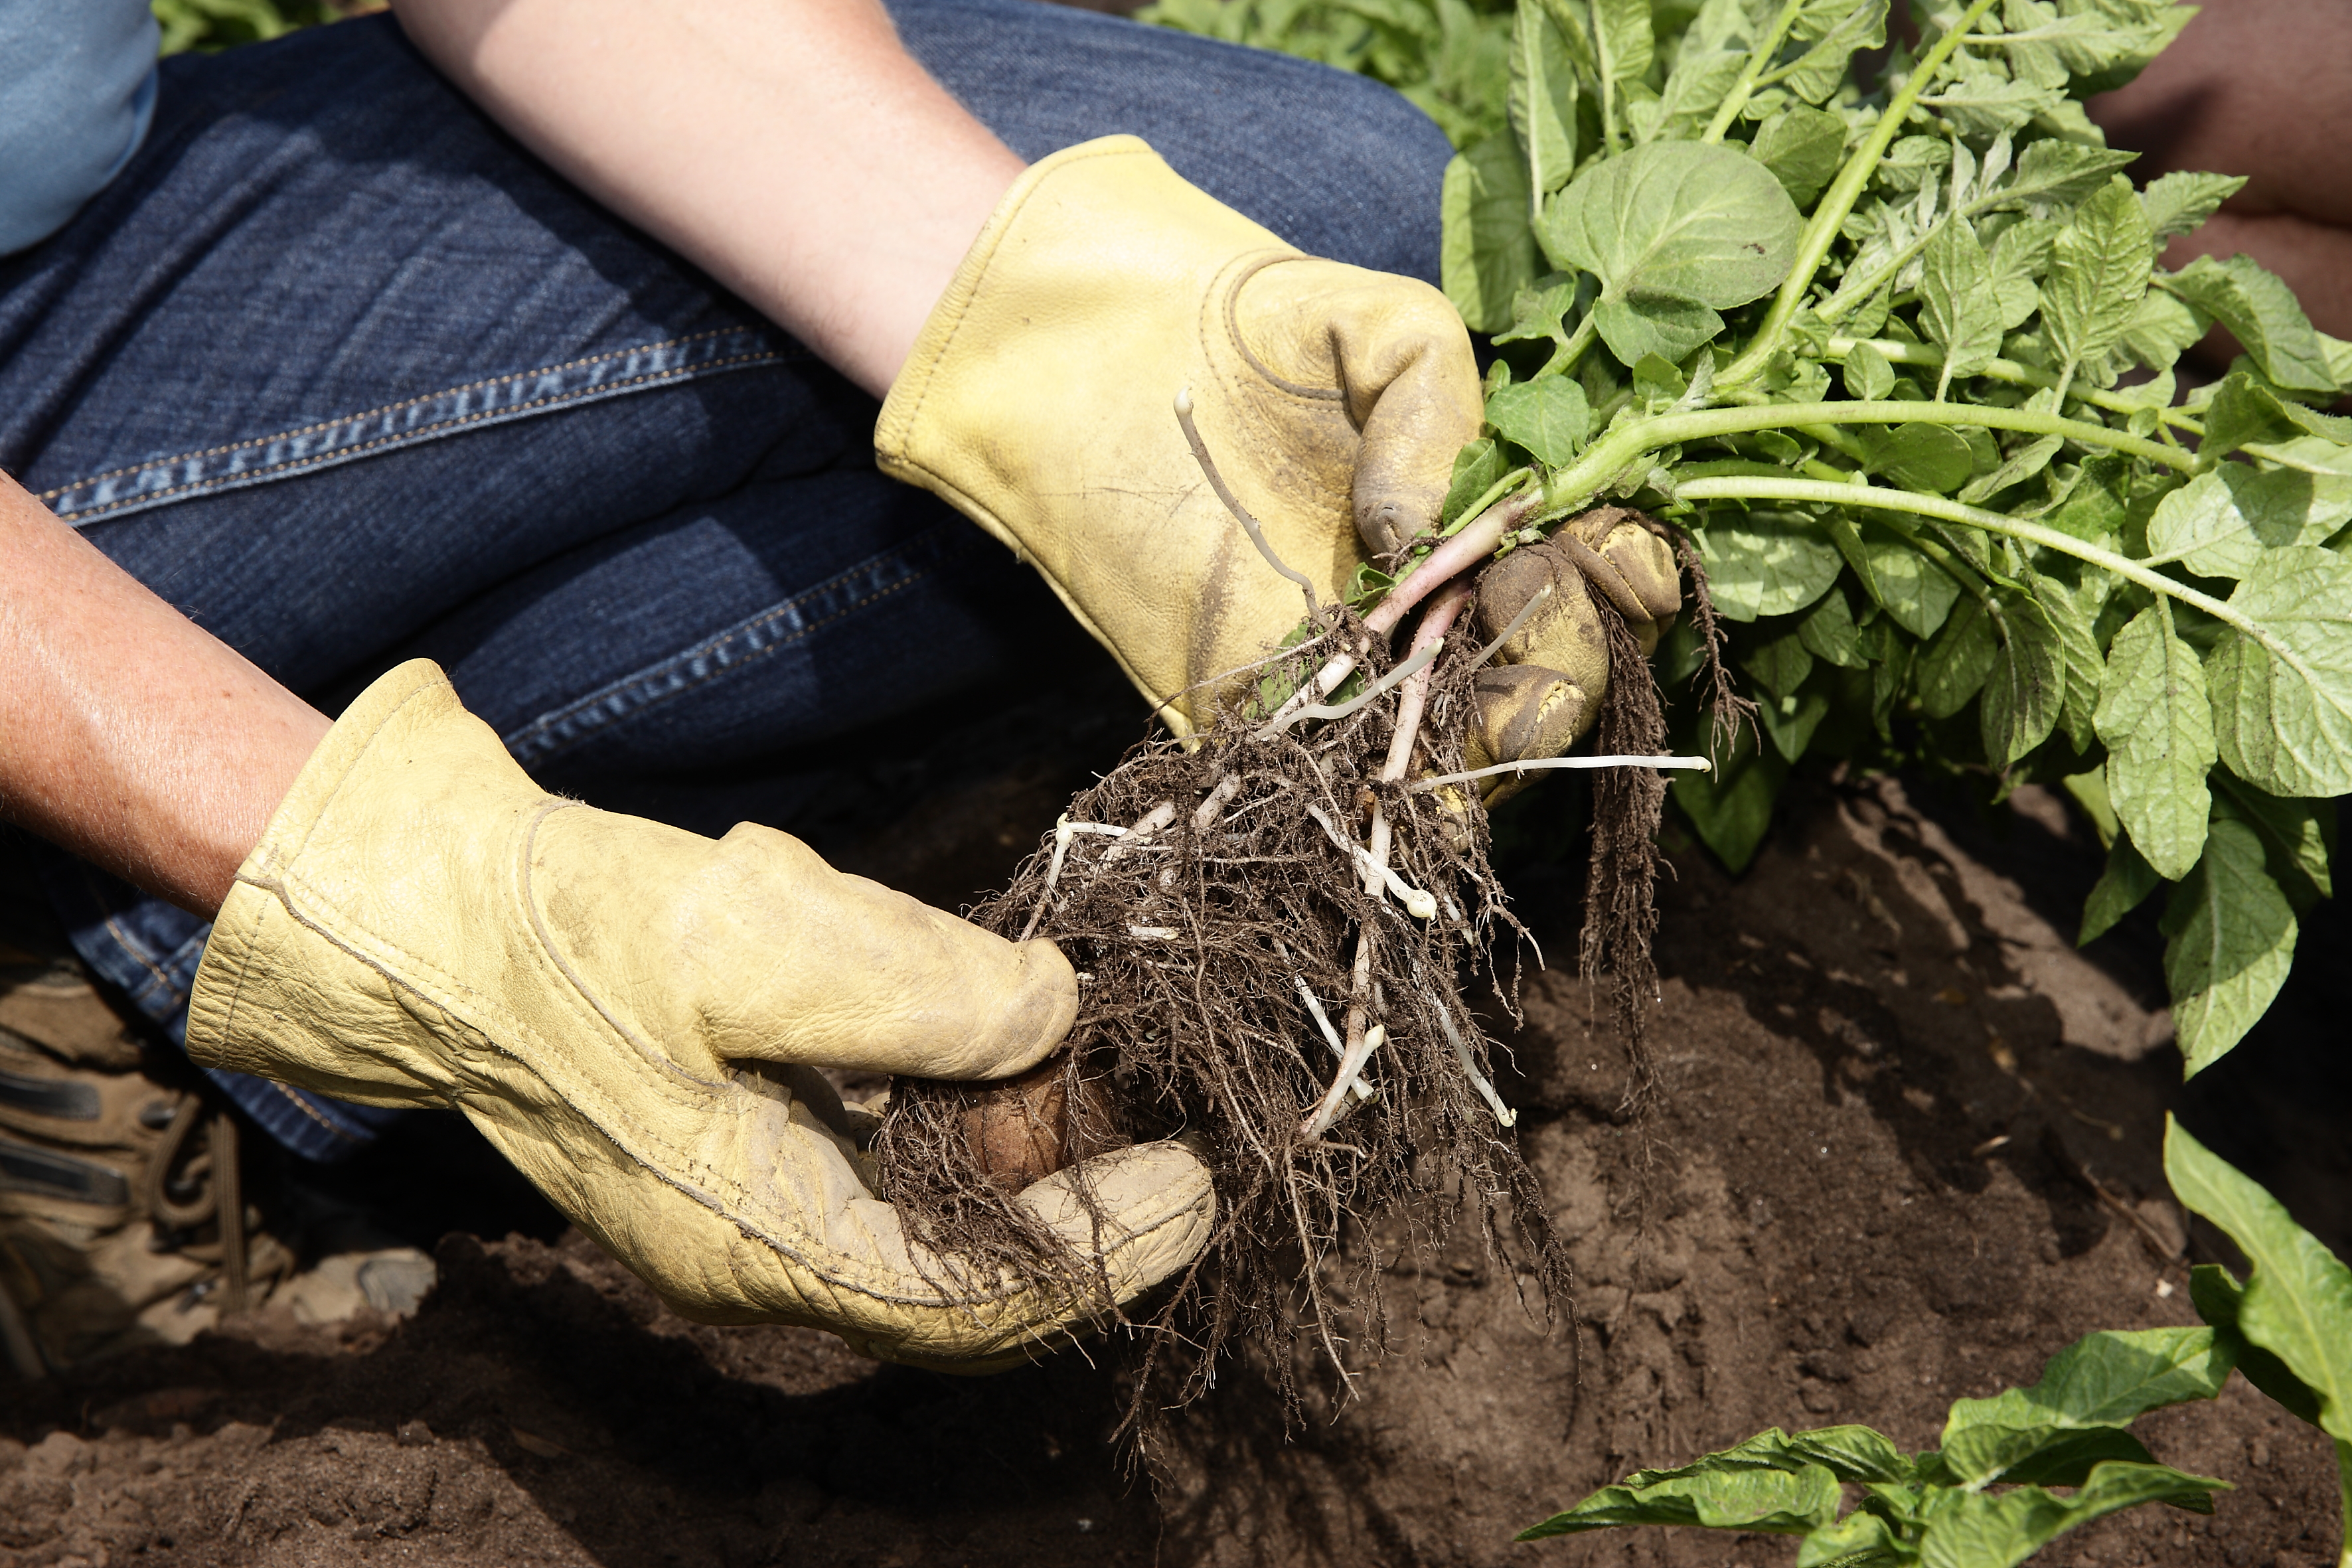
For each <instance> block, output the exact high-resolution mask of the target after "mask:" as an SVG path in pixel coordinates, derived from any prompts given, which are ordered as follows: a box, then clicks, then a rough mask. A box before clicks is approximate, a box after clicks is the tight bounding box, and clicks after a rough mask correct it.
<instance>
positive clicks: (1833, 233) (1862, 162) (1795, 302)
mask: <svg viewBox="0 0 2352 1568" xmlns="http://www.w3.org/2000/svg"><path fill="white" fill-rule="evenodd" d="M1992 7H1993V0H1974V4H1972V5H1969V8H1968V9H1967V10H1966V11H1965V12H1963V13H1961V16H1960V19H1959V21H1958V23H1957V24H1956V25H1955V26H1953V28H1952V30H1951V31H1950V32H1948V33H1946V34H1945V35H1944V36H1943V37H1940V38H1938V39H1937V40H1936V46H1935V47H1933V48H1931V49H1929V50H1928V51H1927V53H1926V54H1925V55H1923V56H1921V57H1920V58H1919V60H1918V63H1917V64H1916V65H1914V66H1913V67H1912V68H1911V74H1910V75H1909V76H1908V77H1906V79H1904V82H1903V86H1902V88H1901V89H1900V90H1898V91H1897V92H1896V93H1895V96H1894V97H1893V98H1892V99H1890V100H1888V101H1887V105H1886V109H1885V112H1884V113H1882V114H1880V115H1879V117H1878V123H1877V124H1876V125H1874V126H1873V127H1871V132H1870V136H1869V139H1868V140H1867V141H1865V142H1863V144H1862V145H1861V146H1859V147H1857V148H1855V149H1854V153H1853V157H1851V158H1848V159H1847V160H1846V163H1845V167H1844V168H1843V169H1841V170H1839V171H1838V177H1837V182H1836V184H1832V185H1831V186H1830V189H1829V194H1828V195H1825V196H1823V197H1822V199H1821V202H1820V204H1819V205H1816V206H1815V207H1814V208H1813V216H1812V218H1811V221H1810V222H1808V223H1807V224H1806V225H1805V232H1804V235H1803V236H1802V237H1801V238H1800V239H1799V240H1798V241H1797V261H1796V265H1795V266H1793V267H1791V268H1790V269H1789V276H1788V277H1787V278H1786V279H1783V280H1782V282H1781V284H1780V293H1779V294H1777V295H1775V296H1774V297H1773V300H1772V309H1771V310H1769V311H1768V312H1766V314H1765V317H1764V323H1763V325H1761V326H1760V327H1759V328H1757V329H1756V336H1755V337H1754V338H1752V339H1750V340H1749V341H1748V347H1747V349H1746V351H1745V352H1743V353H1741V354H1740V356H1739V357H1738V359H1736V360H1734V361H1732V362H1731V364H1730V367H1729V368H1728V369H1727V370H1725V371H1724V373H1723V374H1721V375H1719V376H1717V378H1716V384H1717V386H1718V387H1723V386H1738V385H1739V384H1742V383H1744V382H1747V381H1749V380H1752V379H1754V378H1755V377H1756V376H1757V375H1759V374H1761V373H1762V372H1763V369H1764V366H1765V365H1766V364H1767V363H1769V361H1770V360H1771V357H1772V354H1773V353H1774V351H1775V350H1777V349H1778V348H1779V347H1780V339H1781V337H1782V335H1783V334H1784V333H1786V332H1787V331H1788V330H1789V322H1790V321H1791V320H1793V319H1794V318H1795V316H1796V314H1797V311H1798V310H1799V309H1800V308H1801V306H1802V305H1803V304H1804V302H1805V295H1806V293H1807V292H1808V291H1809V290H1811V288H1812V286H1813V275H1814V274H1815V273H1817V272H1819V271H1820V270H1821V269H1822V262H1823V261H1824V260H1826V259H1828V258H1829V253H1830V247H1831V246H1832V245H1833V244H1835V243H1836V241H1837V237H1838V230H1839V229H1841V228H1843V226H1845V220H1846V215H1847V214H1849V213H1851V212H1853V204H1854V203H1856V202H1858V201H1860V200H1861V199H1862V193H1863V188H1864V186H1866V185H1868V184H1870V177H1871V175H1873V174H1876V173H1877V172H1878V160H1879V159H1880V158H1882V157H1884V156H1885V153H1886V149H1887V148H1888V147H1889V146H1890V145H1892V144H1893V142H1894V141H1895V135H1896V133H1897V132H1900V131H1901V130H1902V129H1903V122H1904V121H1906V120H1908V119H1910V118H1911V110H1912V109H1913V108H1914V107H1915V106H1916V104H1917V103H1918V101H1919V97H1920V95H1921V94H1922V93H1924V92H1926V91H1927V88H1928V86H1929V85H1930V84H1931V83H1933V82H1934V80H1935V79H1936V73H1937V71H1939V70H1941V69H1942V68H1943V66H1944V62H1945V61H1946V60H1948V59H1950V58H1952V51H1953V50H1955V49H1957V48H1958V47H1960V41H1961V40H1962V39H1964V38H1966V37H1968V36H1969V33H1971V32H1973V31H1974V30H1975V28H1976V25H1977V23H1978V22H1979V20H1981V19H1982V18H1983V16H1984V15H1985V13H1986V12H1988V11H1990V10H1991V9H1992Z"/></svg>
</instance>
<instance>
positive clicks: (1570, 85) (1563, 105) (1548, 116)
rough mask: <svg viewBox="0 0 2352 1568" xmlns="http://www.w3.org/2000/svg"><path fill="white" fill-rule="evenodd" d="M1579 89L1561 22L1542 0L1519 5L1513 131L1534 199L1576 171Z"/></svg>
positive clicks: (1565, 181) (1513, 66) (1513, 60)
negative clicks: (1522, 156)
mask: <svg viewBox="0 0 2352 1568" xmlns="http://www.w3.org/2000/svg"><path fill="white" fill-rule="evenodd" d="M1579 91H1580V89H1579V85H1578V82H1577V76H1576V60H1575V57H1574V56H1573V55H1571V54H1570V51H1569V47H1568V40H1567V39H1566V38H1565V37H1562V36H1561V34H1560V31H1559V24H1558V23H1556V22H1554V21H1553V20H1552V19H1551V14H1550V13H1549V11H1547V10H1545V9H1544V7H1543V6H1541V5H1522V6H1520V7H1519V8H1518V10H1517V15H1516V17H1515V19H1514V21H1513V23H1512V27H1511V88H1510V115H1511V131H1512V132H1513V134H1515V135H1517V137H1518V139H1519V146H1520V148H1521V149H1522V150H1523V151H1524V152H1525V153H1526V156H1527V163H1528V174H1529V183H1530V184H1532V185H1533V187H1534V189H1533V191H1532V193H1531V196H1532V199H1533V200H1536V201H1540V200H1542V198H1544V197H1545V196H1548V195H1551V194H1552V193H1553V192H1554V191H1556V190H1558V189H1559V188H1560V187H1561V186H1562V185H1564V184H1568V178H1569V176H1570V174H1574V173H1575V172H1576V150H1577V149H1576V108H1577V100H1578V97H1579ZM1528 216H1529V217H1530V219H1532V217H1533V216H1534V214H1533V209H1532V207H1530V209H1529V212H1528Z"/></svg>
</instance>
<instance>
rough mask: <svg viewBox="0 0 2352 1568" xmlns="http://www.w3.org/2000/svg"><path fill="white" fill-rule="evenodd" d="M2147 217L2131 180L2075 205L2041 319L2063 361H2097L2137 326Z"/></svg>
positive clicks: (2054, 255) (2058, 246)
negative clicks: (2134, 314) (2133, 324)
mask: <svg viewBox="0 0 2352 1568" xmlns="http://www.w3.org/2000/svg"><path fill="white" fill-rule="evenodd" d="M2148 251H2149V242H2148V228H2147V214H2146V213H2144V212H2143V211H2141V210H2140V205H2139V197H2138V196H2137V195H2135V194H2134V193H2133V191H2132V188H2131V184H2130V183H2129V182H2128V181H2125V180H2120V179H2119V180H2116V181H2114V182H2113V183H2111V184H2107V185H2105V186H2103V187H2101V188H2100V189H2099V190H2098V191H2096V192H2095V193H2094V194H2093V195H2091V196H2090V197H2088V198H2087V199H2086V200H2084V203H2083V205H2082V206H2081V207H2080V208H2079V209H2077V210H2076V212H2075V215H2074V223H2073V224H2072V225H2071V226H2068V227H2067V228H2066V230H2065V231H2064V232H2063V233H2062V234H2060V235H2059V236H2058V238H2057V241H2056V243H2055V244H2054V245H2053V247H2052V249H2051V253H2050V275H2049V276H2048V277H2047V278H2045V279H2042V321H2043V323H2044V324H2045V325H2046V326H2047V327H2048V329H2049V331H2050V341H2051V346H2052V348H2053V350H2055V351H2056V353H2057V356H2058V358H2059V360H2060V363H2063V364H2066V365H2070V366H2077V367H2083V368H2086V369H2087V368H2089V367H2092V366H2095V365H2096V364H2098V363H2100V362H2101V361H2102V360H2103V359H2104V358H2105V355H2106V352H2107V351H2108V350H2109V349H2111V348H2113V347H2114V346H2115V345H2116V342H2118V341H2120V340H2121V339H2122V337H2123V335H2124V329H2125V328H2126V327H2127V326H2129V325H2130V324H2131V320H2132V311H2133V309H2134V308H2135V307H2136V306H2137V305H2138V303H2139V297H2140V295H2141V294H2142V293H2144V292H2145V291H2146V290H2147V267H2148Z"/></svg>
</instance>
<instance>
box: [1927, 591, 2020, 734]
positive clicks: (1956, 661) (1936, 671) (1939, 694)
mask: <svg viewBox="0 0 2352 1568" xmlns="http://www.w3.org/2000/svg"><path fill="white" fill-rule="evenodd" d="M1999 656H2000V637H1998V635H1997V634H1996V633H1995V632H1994V630H1993V624H1992V615H1991V613H1990V611H1988V610H1987V609H1986V608H1985V606H1984V605H1983V604H1982V603H1981V602H1980V601H1979V600H1976V599H1973V598H1971V599H1968V600H1964V601H1963V602H1962V603H1961V604H1960V605H1959V607H1958V609H1956V610H1954V611H1953V612H1952V613H1951V615H1949V616H1947V617H1945V620H1944V625H1943V627H1942V629H1941V630H1939V631H1938V632H1937V634H1936V639H1935V640H1934V641H1933V642H1931V643H1929V644H1928V645H1927V656H1926V658H1925V660H1924V661H1923V663H1922V665H1921V668H1920V671H1919V706H1920V707H1921V708H1922V709H1923V710H1926V712H1927V717H1928V718H1930V719H1948V718H1950V717H1951V716H1952V715H1953V714H1955V713H1957V712H1958V711H1959V710H1961V709H1963V708H1965V707H1967V706H1968V705H1969V699H1971V698H1973V697H1974V696H1976V694H1977V693H1978V692H1979V691H1981V690H1982V689H1984V683H1985V680H1986V679H1987V678H1988V677H1989V676H1990V675H1991V674H1992V667H1993V661H1994V659H1995V658H1998V657H1999Z"/></svg>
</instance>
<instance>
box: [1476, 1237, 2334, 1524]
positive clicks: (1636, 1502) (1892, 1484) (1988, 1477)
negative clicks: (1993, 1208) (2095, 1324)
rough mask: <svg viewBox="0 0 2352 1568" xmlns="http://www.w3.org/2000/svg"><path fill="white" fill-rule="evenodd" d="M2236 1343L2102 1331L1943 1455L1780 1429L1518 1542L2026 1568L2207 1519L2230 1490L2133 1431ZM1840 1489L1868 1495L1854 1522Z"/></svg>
mask: <svg viewBox="0 0 2352 1568" xmlns="http://www.w3.org/2000/svg"><path fill="white" fill-rule="evenodd" d="M2339 1267H2340V1266H2339ZM2238 1343H2239V1341H2238V1340H2237V1338H2236V1337H2235V1331H2234V1330H2231V1331H2225V1330H2220V1329H2212V1328H2206V1329H2150V1330H2143V1331H2137V1332H2131V1333H2095V1334H2092V1335H2089V1336H2087V1337H2086V1338H2084V1339H2082V1340H2079V1341H2077V1342H2074V1344H2072V1345H2069V1346H2067V1347H2066V1348H2065V1349H2064V1350H2063V1351H2061V1352H2058V1354H2057V1355H2055V1356H2053V1358H2051V1361H2050V1363H2049V1364H2048V1365H2047V1366H2046V1367H2045V1368H2044V1369H2043V1373H2042V1380H2041V1381H2040V1382H2039V1383H2036V1384H2033V1385H2032V1387H2030V1388H2011V1389H2008V1390H2006V1391H2004V1392H2003V1393H2001V1394H1999V1395H1997V1396H1995V1397H1994V1398H1991V1399H1963V1400H1959V1401H1958V1402H1956V1403H1955V1404H1954V1405H1952V1407H1951V1412H1950V1415H1949V1418H1948V1421H1947V1423H1946V1425H1945V1428H1944V1435H1943V1445H1942V1447H1941V1448H1940V1450H1937V1451H1931V1452H1928V1453H1925V1454H1918V1455H1906V1454H1905V1453H1903V1452H1902V1451H1901V1450H1900V1449H1898V1448H1896V1447H1895V1445H1894V1444H1892V1443H1890V1442H1888V1441H1887V1440H1886V1439H1885V1437H1882V1436H1879V1435H1878V1434H1877V1433H1876V1432H1874V1431H1872V1430H1870V1429H1869V1428H1868V1427H1866V1426H1833V1427H1827V1428H1824V1429H1822V1430H1820V1431H1815V1432H1797V1433H1793V1434H1791V1433H1787V1432H1783V1431H1781V1430H1780V1428H1778V1427H1774V1428H1773V1429H1771V1430H1770V1431H1767V1432H1760V1433H1759V1434H1757V1435H1756V1436H1753V1437H1750V1438H1749V1439H1748V1441H1746V1442H1744V1443H1741V1444H1739V1445H1738V1446H1737V1447H1731V1448H1727V1449H1724V1450H1722V1451H1721V1452H1719V1453H1714V1454H1708V1455H1706V1456H1704V1457H1702V1458H1698V1459H1696V1460H1694V1461H1692V1462H1691V1463H1690V1464H1687V1465H1685V1466H1682V1467H1680V1468H1675V1469H1671V1470H1637V1471H1635V1472H1634V1473H1633V1475H1630V1476H1628V1477H1626V1478H1625V1479H1624V1480H1623V1481H1622V1482H1620V1483H1619V1484H1618V1485H1616V1486H1613V1487H1604V1488H1603V1489H1601V1490H1600V1491H1597V1492H1595V1493H1593V1494H1592V1495H1591V1497H1589V1498H1587V1499H1585V1500H1584V1501H1582V1502H1580V1503H1579V1504H1578V1505H1577V1506H1576V1507H1574V1508H1572V1509H1570V1510H1567V1511H1566V1512H1563V1513H1559V1514H1556V1515H1554V1516H1553V1517H1552V1518H1550V1519H1549V1520H1546V1521H1544V1522H1543V1523H1541V1524H1538V1525H1537V1526H1535V1527H1534V1528H1533V1529H1531V1530H1528V1531H1526V1532H1525V1533H1524V1534H1522V1535H1521V1536H1520V1537H1519V1539H1520V1540H1522V1541H1533V1540H1538V1539H1541V1538H1543V1537H1545V1536H1551V1535H1566V1534H1571V1533H1576V1532H1580V1531H1589V1530H1598V1529H1602V1528H1605V1527H1608V1526H1611V1525H1621V1524H1683V1525H1706V1526H1713V1527H1714V1528H1717V1529H1726V1530H1751V1531H1772V1532H1776V1533H1787V1534H1802V1535H1803V1536H1804V1538H1805V1539H1804V1541H1803V1543H1802V1544H1801V1546H1800V1547H1799V1548H1798V1554H1797V1561H1798V1563H1799V1564H1800V1565H1801V1568H1806V1565H1810V1568H1831V1565H1832V1564H1836V1565H1840V1568H1862V1565H1863V1564H1873V1565H1882V1564H1883V1565H1895V1564H1923V1565H1924V1564H1935V1565H1937V1568H2015V1564H2017V1563H2022V1562H2023V1561H2024V1560H2025V1559H2026V1558H2028V1557H2030V1556H2032V1554H2033V1553H2034V1552H2037V1551H2039V1550H2040V1549H2041V1548H2042V1547H2043V1546H2046V1545H2048V1544H2049V1543H2050V1542H2052V1541H2053V1540H2055V1539H2057V1537H2058V1536H2060V1535H2061V1534H2063V1533H2064V1532H2065V1531H2069V1530H2072V1529H2074V1527H2076V1526H2078V1525H2082V1524H2086V1523H2088V1522H2090V1521H2093V1520H2095V1519H2101V1518H2104V1517H2105V1516H2106V1515H2108V1514H2110V1513H2114V1512H2116V1511H2117V1510H2122V1509H2126V1508H2129V1507H2132V1506H2134V1505H2136V1504H2139V1503H2148V1502H2157V1503H2169V1504H2171V1505H2172V1506H2174V1507H2176V1508H2183V1509H2188V1510H2192V1511H2196V1512H2200V1513H2210V1512H2211V1511H2212V1493H2213V1492H2214V1491H2215V1490H2217V1489H2224V1488H2226V1486H2227V1483H2226V1482H2222V1481H2219V1480H2214V1479H2210V1478H2206V1477H2201V1476H2194V1475H2190V1474H2188V1473H2186V1472H2184V1471H2180V1470H2176V1469H2173V1468H2170V1467H2168V1466H2165V1465H2160V1464H2158V1463H2156V1462H2155V1461H2154V1458H2153V1456H2151V1455H2150V1454H2149V1453H2148V1451H2147V1448H2146V1447H2143V1446H2142V1445H2141V1443H2140V1441H2139V1439H2138V1438H2137V1437H2135V1436H2132V1434H2131V1433H2130V1432H2129V1431H2128V1430H2127V1429H2126V1427H2127V1426H2128V1424H2129V1423H2130V1422H2131V1421H2132V1420H2133V1419H2135V1418H2136V1417H2137V1416H2138V1415H2142V1414H2144V1413H2146V1412H2147V1411H2150V1410H2156V1409H2160V1408H2162V1407H2164V1406H2166V1405H2177V1404H2179V1403H2181V1402H2183V1401H2186V1400H2192V1399H2210V1398H2212V1397H2213V1396H2214V1395H2216V1394H2219V1393H2220V1392H2221V1385H2222V1384H2223V1382H2224V1381H2225V1380H2226V1379H2227V1378H2228V1376H2229V1374H2230V1371H2231V1364H2232V1362H2233V1360H2234V1359H2235V1354H2236V1351H2237V1346H2238ZM1840 1482H1843V1483H1846V1484H1847V1485H1850V1486H1853V1487H1854V1488H1856V1489H1857V1491H1858V1493H1859V1496H1860V1499H1861V1505H1860V1506H1859V1507H1857V1508H1855V1509H1854V1510H1853V1511H1852V1512H1850V1513H1848V1514H1846V1515H1845V1517H1844V1518H1843V1519H1840V1518H1838V1517H1837V1510H1838V1508H1839V1506H1840V1503H1841V1499H1840V1498H1839V1496H1838V1492H1837V1485H1838V1483H1840ZM1995 1482H2000V1483H2002V1489H2000V1490H1993V1489H1991V1484H1992V1483H1995ZM2053 1487H2059V1488H2067V1489H2071V1490H2069V1491H2066V1492H2059V1491H2053V1490H2051V1488H2053Z"/></svg>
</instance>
